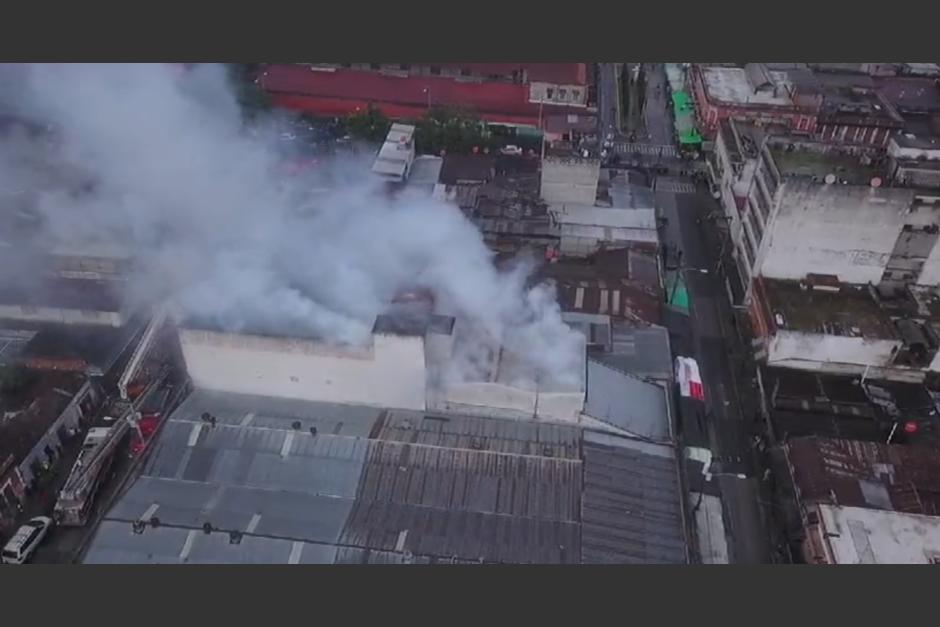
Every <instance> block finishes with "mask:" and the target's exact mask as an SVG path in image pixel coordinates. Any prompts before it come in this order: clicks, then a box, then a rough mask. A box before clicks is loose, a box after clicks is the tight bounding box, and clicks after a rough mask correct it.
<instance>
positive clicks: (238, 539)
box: [228, 531, 242, 544]
mask: <svg viewBox="0 0 940 627" xmlns="http://www.w3.org/2000/svg"><path fill="white" fill-rule="evenodd" d="M228 543H229V544H241V543H242V532H241V531H230V532H229V534H228Z"/></svg>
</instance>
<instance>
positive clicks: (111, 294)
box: [0, 278, 133, 327]
mask: <svg viewBox="0 0 940 627" xmlns="http://www.w3.org/2000/svg"><path fill="white" fill-rule="evenodd" d="M132 313H133V311H132V309H131V308H130V307H129V306H128V305H127V304H126V303H125V302H124V301H123V300H122V298H121V294H120V292H119V288H118V287H117V286H116V285H114V284H113V283H111V282H109V281H103V280H91V279H60V278H49V279H44V280H38V281H34V282H29V283H26V282H24V283H20V284H19V285H17V284H11V283H7V284H5V285H3V288H2V289H0V318H3V319H7V320H21V321H25V322H51V323H60V324H86V325H102V326H108V327H120V326H123V325H124V324H125V323H126V322H127V321H128V320H129V319H130V317H131V314H132Z"/></svg>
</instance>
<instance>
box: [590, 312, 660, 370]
mask: <svg viewBox="0 0 940 627" xmlns="http://www.w3.org/2000/svg"><path fill="white" fill-rule="evenodd" d="M611 337H612V340H611V347H610V350H609V351H606V352H597V353H592V354H591V358H592V359H596V360H597V361H599V362H602V363H604V364H606V365H608V366H611V367H613V368H616V369H618V370H622V371H624V372H628V373H630V374H632V375H634V376H637V377H640V378H648V379H657V380H668V379H670V378H671V377H672V353H671V351H670V348H669V331H668V330H667V329H666V328H665V327H660V326H657V325H649V326H645V327H635V326H630V325H629V324H624V323H614V324H613V325H612V326H611Z"/></svg>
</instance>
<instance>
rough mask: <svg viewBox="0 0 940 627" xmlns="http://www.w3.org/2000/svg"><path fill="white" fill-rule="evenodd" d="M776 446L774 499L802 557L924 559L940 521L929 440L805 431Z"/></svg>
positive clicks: (927, 560)
mask: <svg viewBox="0 0 940 627" xmlns="http://www.w3.org/2000/svg"><path fill="white" fill-rule="evenodd" d="M781 452H782V454H783V460H782V462H781V463H782V466H783V468H781V471H782V472H781V477H786V478H787V479H786V480H784V481H783V484H785V485H786V489H785V491H784V494H785V495H786V496H785V498H784V499H783V500H782V501H781V506H782V507H783V508H784V509H785V510H787V511H788V512H789V517H790V519H791V520H792V526H791V539H792V540H793V541H794V543H795V544H798V545H800V546H801V547H802V550H803V551H802V552H803V557H804V559H805V561H807V562H809V563H910V562H913V563H930V557H931V555H932V553H933V552H934V551H935V550H936V546H937V545H936V542H937V540H935V539H934V538H933V535H934V533H935V532H934V531H933V528H934V526H935V523H940V517H938V516H940V498H938V495H940V490H938V484H937V477H938V475H937V469H938V459H937V455H936V450H935V449H934V448H933V447H929V446H898V445H888V444H884V443H882V442H859V441H853V440H846V439H830V438H820V437H808V438H796V439H793V440H790V441H789V442H787V443H786V444H785V445H784V446H783V447H782V450H781ZM921 534H923V535H921ZM925 552H926V553H927V554H926V555H925Z"/></svg>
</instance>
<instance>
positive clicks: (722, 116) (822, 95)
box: [692, 63, 904, 148]
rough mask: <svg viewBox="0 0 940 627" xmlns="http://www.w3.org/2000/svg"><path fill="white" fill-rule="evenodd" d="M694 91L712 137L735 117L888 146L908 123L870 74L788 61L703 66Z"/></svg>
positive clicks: (832, 139) (835, 140)
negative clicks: (829, 71) (835, 71)
mask: <svg viewBox="0 0 940 627" xmlns="http://www.w3.org/2000/svg"><path fill="white" fill-rule="evenodd" d="M846 79H847V80H846ZM692 90H693V93H694V95H695V99H696V103H697V105H698V111H699V118H700V122H701V123H702V125H703V127H704V130H705V132H706V134H708V135H709V136H710V137H712V136H714V135H715V134H716V133H717V132H718V128H719V125H720V123H721V122H722V121H724V120H730V119H735V120H739V121H748V122H751V123H755V124H760V125H765V126H767V125H776V126H779V127H781V128H783V129H785V130H786V133H788V134H792V135H794V136H797V137H808V138H810V137H811V138H813V139H814V140H816V141H820V142H824V143H828V144H833V145H862V146H875V147H881V148H883V147H884V146H885V145H886V144H887V142H888V138H889V137H891V136H892V135H893V134H895V133H896V132H898V130H899V129H901V128H902V127H903V125H904V120H903V118H901V116H900V114H899V113H898V111H897V110H896V109H895V107H894V106H893V105H892V103H891V102H890V100H889V99H887V98H886V97H885V96H883V95H882V94H881V93H880V92H879V91H878V90H877V89H876V88H874V84H873V83H872V79H871V78H869V77H868V76H855V75H848V76H846V75H838V74H837V75H830V74H827V73H823V72H818V71H817V72H815V73H814V72H813V71H811V70H809V69H807V68H804V67H787V65H786V64H764V63H747V64H745V65H744V66H743V67H738V66H732V67H728V66H715V65H697V66H695V67H694V68H693V71H692Z"/></svg>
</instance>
